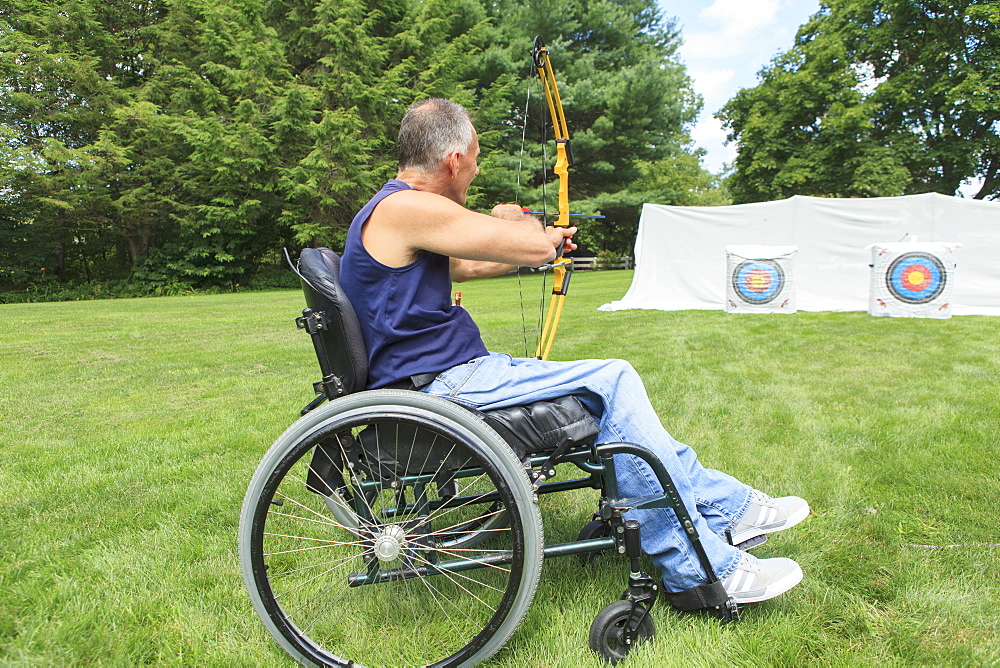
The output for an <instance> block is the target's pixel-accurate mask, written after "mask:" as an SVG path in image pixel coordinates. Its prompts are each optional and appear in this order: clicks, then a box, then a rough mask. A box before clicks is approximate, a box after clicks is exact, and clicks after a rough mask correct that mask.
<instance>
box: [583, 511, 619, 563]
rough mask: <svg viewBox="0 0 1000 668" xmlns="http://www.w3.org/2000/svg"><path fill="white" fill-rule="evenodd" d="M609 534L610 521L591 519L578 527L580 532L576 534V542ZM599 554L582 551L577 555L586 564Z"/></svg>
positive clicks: (605, 536) (604, 536)
mask: <svg viewBox="0 0 1000 668" xmlns="http://www.w3.org/2000/svg"><path fill="white" fill-rule="evenodd" d="M610 535H611V523H610V522H607V521H605V520H593V521H590V522H587V523H586V524H584V525H583V528H582V529H580V533H579V534H577V536H576V540H577V542H580V541H584V540H592V539H594V538H607V537H608V536H610ZM599 554H601V553H600V552H584V553H582V554H580V555H578V557H579V559H580V562H581V563H582V564H583V565H584V566H586V565H588V564H590V563H591V562H592V561H594V559H596V558H597V557H598V555H599Z"/></svg>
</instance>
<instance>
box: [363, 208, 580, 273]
mask: <svg viewBox="0 0 1000 668" xmlns="http://www.w3.org/2000/svg"><path fill="white" fill-rule="evenodd" d="M515 208H516V207H515ZM518 213H520V212H518ZM505 215H506V214H505ZM512 217H513V216H512ZM575 232H576V228H552V227H549V228H543V227H542V226H541V225H540V224H539V221H538V219H536V218H532V217H530V216H525V215H524V214H523V213H520V216H519V217H518V218H516V219H513V220H507V219H501V218H498V217H496V216H487V215H485V214H481V213H476V212H475V211H469V210H468V209H466V208H465V207H463V206H461V205H459V204H457V203H455V202H453V201H451V200H450V199H448V198H446V197H443V196H441V195H437V194H434V193H431V192H425V191H419V190H405V191H402V192H398V193H395V194H393V195H391V196H389V197H386V198H385V199H384V200H382V201H381V202H380V203H379V205H378V206H377V207H376V208H375V211H374V212H372V215H371V218H369V220H368V223H367V224H366V225H365V227H364V228H363V230H362V239H363V241H364V244H365V248H366V249H367V250H368V252H369V253H370V254H371V255H372V257H374V258H375V259H376V260H378V261H379V262H381V263H382V264H385V265H387V266H390V267H401V266H404V265H406V264H409V263H410V262H412V261H413V260H414V259H415V258H416V257H417V255H418V254H419V252H420V251H431V252H434V253H438V254H440V255H446V256H448V257H451V258H456V260H458V262H453V263H452V268H453V270H454V272H455V273H453V275H452V276H453V278H454V279H455V280H459V281H461V280H468V279H469V278H480V277H483V276H493V275H496V274H498V273H503V272H505V271H510V270H512V269H513V268H514V267H517V266H538V265H542V264H545V263H546V262H549V261H551V260H552V259H553V258H554V257H555V254H556V252H555V249H556V247H558V246H559V244H560V243H561V242H562V239H563V238H567V239H568V238H569V237H571V236H572V235H573V233H575ZM573 247H575V246H574V245H573V244H572V242H570V241H567V246H566V248H567V249H571V248H573ZM462 261H472V263H471V264H466V263H464V262H462Z"/></svg>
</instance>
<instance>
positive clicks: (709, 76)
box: [688, 65, 736, 107]
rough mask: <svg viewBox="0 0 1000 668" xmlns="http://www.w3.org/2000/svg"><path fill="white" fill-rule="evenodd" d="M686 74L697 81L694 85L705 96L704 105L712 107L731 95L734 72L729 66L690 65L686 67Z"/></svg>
mask: <svg viewBox="0 0 1000 668" xmlns="http://www.w3.org/2000/svg"><path fill="white" fill-rule="evenodd" d="M688 76H690V77H691V78H692V79H694V80H695V81H696V82H697V85H696V86H695V87H696V89H697V90H698V92H699V93H700V94H701V96H702V97H703V98H705V106H706V107H712V106H714V105H718V104H720V101H721V102H725V101H726V100H728V99H729V97H730V96H731V95H732V92H733V77H735V76H736V72H735V71H734V70H733V69H732V68H730V67H726V68H716V67H705V66H703V65H692V66H690V67H688Z"/></svg>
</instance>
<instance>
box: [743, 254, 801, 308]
mask: <svg viewBox="0 0 1000 668" xmlns="http://www.w3.org/2000/svg"><path fill="white" fill-rule="evenodd" d="M797 252H798V249H797V248H795V247H794V246H727V247H726V258H727V272H728V281H727V286H726V293H727V294H726V311H727V312H729V313H795V291H794V288H793V286H792V267H793V261H794V256H795V254H796V253H797Z"/></svg>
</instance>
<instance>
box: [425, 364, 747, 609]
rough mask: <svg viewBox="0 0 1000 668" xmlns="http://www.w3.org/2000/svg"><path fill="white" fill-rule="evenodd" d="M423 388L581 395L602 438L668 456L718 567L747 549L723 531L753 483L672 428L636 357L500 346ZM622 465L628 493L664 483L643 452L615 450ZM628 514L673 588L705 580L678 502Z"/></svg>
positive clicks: (501, 401) (520, 399)
mask: <svg viewBox="0 0 1000 668" xmlns="http://www.w3.org/2000/svg"><path fill="white" fill-rule="evenodd" d="M423 391H424V392H427V393H429V394H435V395H438V396H442V397H447V398H449V399H451V400H453V401H456V402H458V403H462V404H465V405H467V406H471V407H473V408H477V409H480V410H489V409H493V408H504V407H506V406H513V405H517V404H526V403H530V402H532V401H539V400H542V399H554V398H556V397H560V396H563V395H566V394H575V395H577V396H578V397H579V398H580V400H581V401H582V402H583V404H584V405H585V406H586V407H587V409H588V410H589V411H590V412H592V413H593V414H594V415H596V416H599V417H600V424H601V431H600V434H599V435H598V442H604V443H607V442H625V443H634V444H636V445H639V446H641V447H643V448H646V449H648V450H649V451H651V452H652V453H653V454H654V455H655V456H656V457H657V458H658V459H659V460H660V461H661V462H663V464H664V466H665V467H666V469H667V472H668V473H669V474H670V476H671V478H672V479H673V482H674V485H675V486H676V487H677V490H678V492H679V493H680V496H681V499H682V500H683V501H684V505H685V506H686V507H687V510H688V512H689V513H690V514H691V517H692V519H693V520H694V523H695V528H696V529H697V530H698V534H699V535H700V536H701V540H702V544H703V545H704V547H705V551H706V552H707V554H708V558H709V561H710V562H711V564H712V568H713V569H714V570H715V573H716V575H717V576H718V577H719V578H720V579H725V578H726V577H727V576H728V575H729V574H730V573H732V572H733V570H734V569H735V568H736V564H737V563H738V562H739V551H738V550H736V548H734V547H732V546H731V545H729V544H728V543H727V542H726V541H725V539H724V538H723V535H724V533H725V532H726V531H727V530H729V529H732V528H733V527H734V526H735V525H736V523H737V522H738V521H739V519H740V518H741V517H742V516H743V513H744V512H745V511H746V509H747V506H748V505H749V504H750V491H751V489H750V487H748V486H747V485H745V484H743V483H742V482H740V481H739V480H737V479H736V478H733V477H732V476H730V475H727V474H725V473H722V472H721V471H715V470H712V469H707V468H704V467H703V466H702V465H701V463H700V462H699V461H698V458H697V456H696V455H695V452H694V450H692V449H691V448H690V447H689V446H687V445H684V444H683V443H680V442H678V441H676V440H674V438H673V437H672V436H670V434H668V433H667V431H666V430H665V429H664V428H663V426H662V425H661V424H660V419H659V418H658V417H657V415H656V412H655V411H654V410H653V406H652V405H651V404H650V402H649V397H648V396H647V395H646V388H645V387H644V386H643V384H642V379H641V378H640V377H639V374H638V373H636V371H635V370H634V369H633V368H632V366H631V365H630V364H629V363H628V362H625V361H623V360H580V361H576V362H548V361H541V360H537V359H533V358H528V359H522V358H512V357H511V356H510V355H507V354H503V353H492V354H490V355H488V356H487V357H480V358H477V359H474V360H472V361H470V362H468V363H466V364H460V365H459V366H456V367H452V368H451V369H448V370H447V371H444V372H443V373H441V374H439V375H438V376H437V377H436V378H435V379H434V381H433V382H432V383H431V384H430V385H427V386H426V387H424V388H423ZM615 470H616V473H617V481H618V491H619V494H620V495H621V496H622V497H623V498H628V497H633V496H646V495H650V494H659V493H661V492H662V491H663V490H662V488H661V487H660V484H659V482H658V481H657V479H656V476H655V475H654V474H653V471H652V470H651V469H650V468H649V466H648V465H647V464H646V463H645V462H643V461H642V460H640V459H639V458H637V457H633V456H631V455H615ZM626 516H627V517H629V518H631V519H636V520H638V521H639V524H640V526H641V529H642V549H643V551H644V552H645V553H646V554H648V555H649V556H650V558H651V559H652V560H653V563H654V564H655V565H656V567H657V568H658V569H659V571H660V576H661V577H662V579H663V582H664V584H665V586H666V588H667V589H668V590H669V591H683V590H685V589H689V588H691V587H694V586H696V585H699V584H702V583H704V581H705V574H704V571H703V570H702V568H701V566H700V562H699V559H698V556H697V554H696V553H695V551H694V549H693V547H692V546H691V542H690V540H688V538H687V535H686V534H685V533H684V531H683V530H682V528H681V526H680V524H679V523H678V521H677V518H676V516H675V515H674V512H673V510H670V509H648V510H632V511H629V513H627V514H626Z"/></svg>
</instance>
